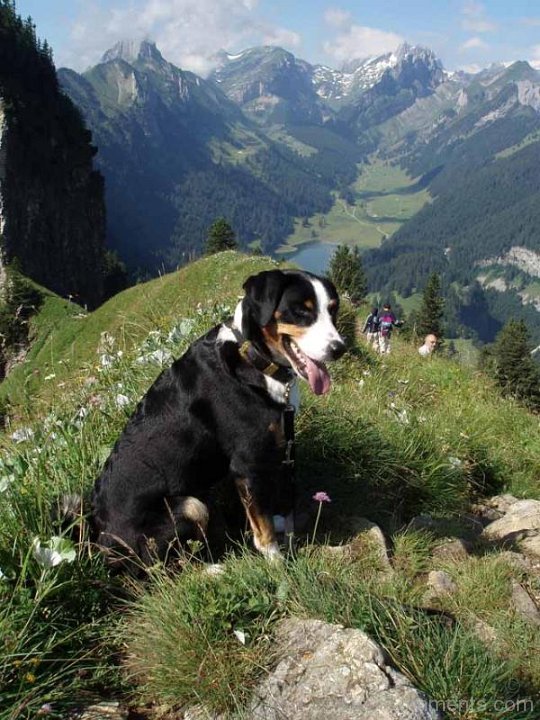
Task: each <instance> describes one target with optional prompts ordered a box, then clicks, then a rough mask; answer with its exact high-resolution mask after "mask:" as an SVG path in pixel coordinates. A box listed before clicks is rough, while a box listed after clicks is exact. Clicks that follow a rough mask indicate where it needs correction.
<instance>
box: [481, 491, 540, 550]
mask: <svg viewBox="0 0 540 720" xmlns="http://www.w3.org/2000/svg"><path fill="white" fill-rule="evenodd" d="M525 531H540V501H539V500H517V501H516V502H515V503H513V504H512V505H510V507H509V509H508V512H507V513H506V514H505V515H503V516H502V517H501V518H499V519H498V520H495V521H494V522H492V523H490V524H489V525H487V526H486V527H485V528H484V530H483V532H482V538H484V539H486V540H501V541H505V540H506V541H511V540H516V539H519V536H520V534H529V533H526V532H525Z"/></svg>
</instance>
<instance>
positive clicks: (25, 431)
mask: <svg viewBox="0 0 540 720" xmlns="http://www.w3.org/2000/svg"><path fill="white" fill-rule="evenodd" d="M33 437H34V431H33V430H32V428H19V429H18V430H15V432H14V433H12V434H11V435H10V438H11V439H12V440H15V442H16V443H21V442H24V441H25V440H31V439H32V438H33Z"/></svg>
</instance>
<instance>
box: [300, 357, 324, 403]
mask: <svg viewBox="0 0 540 720" xmlns="http://www.w3.org/2000/svg"><path fill="white" fill-rule="evenodd" d="M304 359H305V361H306V370H307V375H308V382H309V387H310V388H311V389H312V390H313V392H314V393H315V395H324V394H325V393H327V392H328V391H329V390H330V375H329V374H328V370H327V369H326V368H325V366H324V365H323V364H322V363H318V362H317V361H316V360H312V359H311V358H308V357H307V356H304Z"/></svg>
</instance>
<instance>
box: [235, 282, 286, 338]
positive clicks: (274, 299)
mask: <svg viewBox="0 0 540 720" xmlns="http://www.w3.org/2000/svg"><path fill="white" fill-rule="evenodd" d="M286 285H287V275H286V274H285V273H284V272H282V271H281V270H266V271H265V272H261V273H259V274H258V275H251V277H248V279H247V280H246V282H245V283H244V285H243V288H244V290H245V292H246V297H245V298H244V303H243V310H244V316H245V317H246V319H247V317H248V316H249V318H250V319H251V320H252V322H254V323H255V324H256V325H258V326H259V327H264V326H265V325H268V323H269V322H270V320H271V319H272V316H273V314H274V311H275V309H276V308H277V306H278V304H279V301H280V299H281V296H282V295H283V291H284V289H285V286H286ZM242 329H244V328H242Z"/></svg>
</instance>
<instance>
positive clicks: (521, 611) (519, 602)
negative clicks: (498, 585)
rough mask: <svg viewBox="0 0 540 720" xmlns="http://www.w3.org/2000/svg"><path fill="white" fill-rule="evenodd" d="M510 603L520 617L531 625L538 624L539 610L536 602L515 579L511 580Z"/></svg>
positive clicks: (539, 619)
mask: <svg viewBox="0 0 540 720" xmlns="http://www.w3.org/2000/svg"><path fill="white" fill-rule="evenodd" d="M512 605H513V607H514V610H515V611H516V612H517V613H518V615H521V617H522V618H524V619H525V620H527V621H528V622H530V623H532V624H533V625H540V612H538V608H537V607H536V604H535V603H534V601H533V599H532V598H531V596H530V595H529V593H528V592H527V591H526V590H525V588H524V587H522V586H521V585H520V584H519V583H518V582H516V581H515V580H513V581H512Z"/></svg>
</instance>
